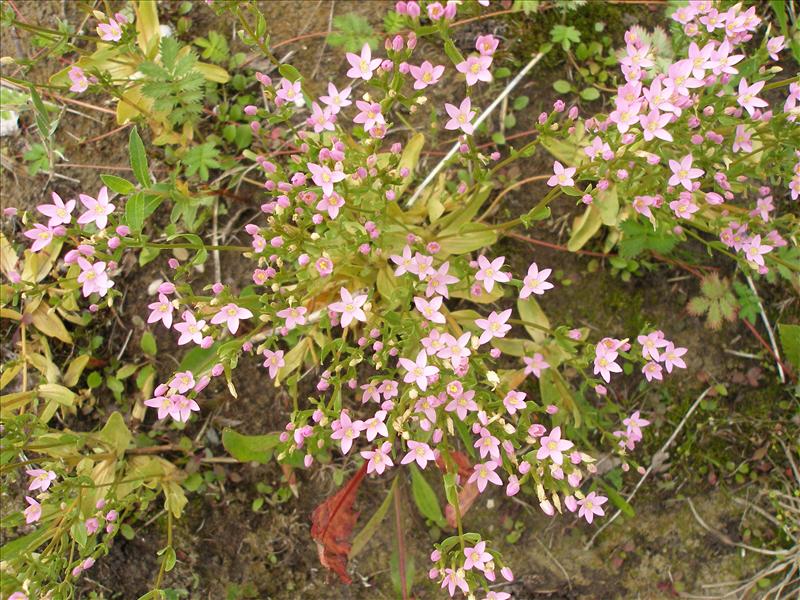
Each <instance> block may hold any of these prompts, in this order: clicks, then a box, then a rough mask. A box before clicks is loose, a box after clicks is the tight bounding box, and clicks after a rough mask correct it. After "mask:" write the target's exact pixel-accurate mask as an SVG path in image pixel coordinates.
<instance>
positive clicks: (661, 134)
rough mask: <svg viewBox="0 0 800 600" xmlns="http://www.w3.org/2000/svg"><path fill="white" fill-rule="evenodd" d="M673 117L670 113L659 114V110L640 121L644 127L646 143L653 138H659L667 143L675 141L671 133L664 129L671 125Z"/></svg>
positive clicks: (651, 112) (644, 116)
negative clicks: (668, 124)
mask: <svg viewBox="0 0 800 600" xmlns="http://www.w3.org/2000/svg"><path fill="white" fill-rule="evenodd" d="M671 118H672V115H670V114H669V113H663V114H659V112H658V111H657V110H653V111H650V112H649V113H647V114H646V115H643V116H642V117H641V118H640V119H639V124H640V125H641V126H642V133H643V135H644V139H645V140H646V141H648V142H649V141H650V140H652V139H653V138H658V139H660V140H664V141H666V142H671V141H672V140H673V137H672V134H671V133H669V132H668V131H667V130H666V129H664V127H665V126H666V125H667V123H669V121H670V119H671Z"/></svg>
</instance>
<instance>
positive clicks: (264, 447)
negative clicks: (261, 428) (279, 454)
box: [222, 429, 280, 464]
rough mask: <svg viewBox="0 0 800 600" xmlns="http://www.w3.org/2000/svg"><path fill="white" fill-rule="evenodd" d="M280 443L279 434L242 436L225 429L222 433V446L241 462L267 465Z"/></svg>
mask: <svg viewBox="0 0 800 600" xmlns="http://www.w3.org/2000/svg"><path fill="white" fill-rule="evenodd" d="M279 442H280V434H279V433H267V434H265V435H242V434H241V433H237V432H236V431H234V430H233V429H225V430H224V431H223V432H222V445H223V446H224V447H225V450H227V451H228V453H229V454H230V455H231V456H233V457H234V458H235V459H236V460H238V461H240V462H258V463H261V464H264V463H266V462H267V461H269V460H270V458H272V452H273V450H274V449H275V447H276V446H277V445H278V443H279Z"/></svg>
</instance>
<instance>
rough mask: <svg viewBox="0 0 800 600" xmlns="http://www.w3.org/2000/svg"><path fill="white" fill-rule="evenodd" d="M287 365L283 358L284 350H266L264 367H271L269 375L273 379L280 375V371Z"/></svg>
mask: <svg viewBox="0 0 800 600" xmlns="http://www.w3.org/2000/svg"><path fill="white" fill-rule="evenodd" d="M285 366H286V361H285V360H284V359H283V350H277V351H275V352H273V351H272V350H268V349H265V350H264V367H265V368H267V369H269V376H270V377H271V378H272V379H275V377H277V376H278V371H280V369H281V368H282V367H285Z"/></svg>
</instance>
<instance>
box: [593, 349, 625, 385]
mask: <svg viewBox="0 0 800 600" xmlns="http://www.w3.org/2000/svg"><path fill="white" fill-rule="evenodd" d="M595 353H596V354H595V359H594V374H595V375H600V376H601V377H602V378H603V379H604V380H605V382H606V383H609V382H610V381H611V373H622V367H620V366H619V365H618V364H617V363H616V362H614V361H615V360H617V356H618V353H617V352H616V351H614V350H609V349H608V348H606V347H605V346H604V345H602V344H598V345H597V348H595Z"/></svg>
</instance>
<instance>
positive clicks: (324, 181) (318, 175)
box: [306, 163, 346, 218]
mask: <svg viewBox="0 0 800 600" xmlns="http://www.w3.org/2000/svg"><path fill="white" fill-rule="evenodd" d="M306 166H307V167H308V170H309V171H311V179H313V180H314V183H316V184H317V185H318V186H320V187H321V188H322V193H323V194H325V195H326V196H330V195H331V194H333V184H334V183H338V182H340V181H342V180H343V179H344V178H345V177H346V175H345V174H344V173H343V172H342V171H338V170H333V171H331V170H330V169H329V168H328V167H326V166H324V165H323V166H320V165H317V164H314V163H306ZM334 216H335V215H334ZM334 216H332V217H331V218H334Z"/></svg>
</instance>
